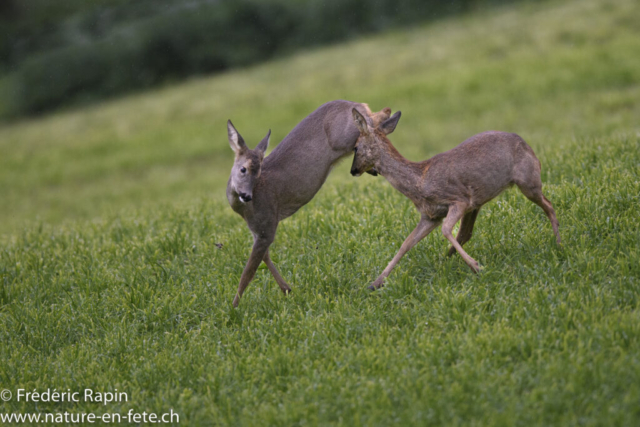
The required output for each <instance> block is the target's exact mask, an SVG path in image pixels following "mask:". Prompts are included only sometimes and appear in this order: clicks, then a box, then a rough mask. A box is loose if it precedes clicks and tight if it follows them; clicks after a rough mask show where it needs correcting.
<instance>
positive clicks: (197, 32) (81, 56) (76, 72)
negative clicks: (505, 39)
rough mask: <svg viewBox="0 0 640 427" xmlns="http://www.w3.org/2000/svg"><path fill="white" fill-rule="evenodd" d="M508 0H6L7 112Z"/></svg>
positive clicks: (3, 63)
mask: <svg viewBox="0 0 640 427" xmlns="http://www.w3.org/2000/svg"><path fill="white" fill-rule="evenodd" d="M506 2H507V0H447V1H437V0H401V1H394V0H372V1H364V0H304V1H303V0H188V1H184V0H133V1H131V0H61V1H50V0H4V1H3V2H2V3H0V13H1V14H2V19H1V21H0V33H1V37H2V38H1V39H0V72H2V74H4V75H5V76H6V77H8V78H9V80H11V81H10V82H6V83H5V86H8V87H7V89H8V92H9V95H10V96H9V98H8V99H5V105H4V108H3V111H2V113H3V116H4V117H15V116H20V115H25V114H34V113H42V112H46V111H50V110H53V109H55V108H57V107H60V106H64V105H72V104H74V103H84V102H87V101H91V100H94V101H95V100H99V99H103V98H107V97H111V96H114V95H117V94H120V93H124V92H128V91H140V90H142V89H145V88H149V87H153V86H157V85H160V84H162V83H166V82H172V81H178V80H181V79H184V78H186V77H189V76H194V75H206V74H211V73H215V72H220V71H222V70H227V69H230V68H237V67H243V66H246V65H250V64H254V63H258V62H261V61H265V60H267V59H270V58H273V57H278V56H283V55H288V54H291V53H292V52H295V51H296V50H300V49H303V48H309V47H313V46H318V45H323V44H328V43H335V42H337V41H340V40H345V39H349V38H353V37H356V36H358V35H362V34H367V33H373V32H378V31H381V30H384V29H387V28H390V27H399V26H401V25H406V24H414V23H416V22H421V21H425V20H433V19H437V18H439V17H442V16H447V15H451V14H457V13H465V12H466V13H468V12H470V11H472V10H474V9H480V8H482V7H485V6H487V5H491V4H498V3H506Z"/></svg>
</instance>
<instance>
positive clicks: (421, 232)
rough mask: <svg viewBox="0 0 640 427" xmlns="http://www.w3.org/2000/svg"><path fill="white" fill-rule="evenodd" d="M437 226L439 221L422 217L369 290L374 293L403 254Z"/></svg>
mask: <svg viewBox="0 0 640 427" xmlns="http://www.w3.org/2000/svg"><path fill="white" fill-rule="evenodd" d="M438 224H440V222H439V221H432V220H430V219H428V218H427V217H425V216H423V217H422V218H421V219H420V222H419V223H418V225H417V226H416V228H415V229H414V230H413V231H412V232H411V234H409V236H408V237H407V238H406V239H405V241H404V243H402V246H400V250H399V251H398V253H397V254H396V256H394V257H393V259H392V260H391V262H390V263H389V265H387V268H385V269H384V271H383V272H382V274H381V275H380V276H379V277H378V278H377V279H376V280H375V281H374V282H373V283H372V284H371V285H370V286H369V289H371V290H372V291H375V290H376V289H378V288H380V287H381V286H382V284H383V283H384V279H386V278H387V276H389V274H390V273H391V270H393V269H394V267H395V266H396V264H398V262H399V261H400V258H402V257H403V256H404V254H406V253H407V252H409V250H410V249H411V248H412V247H414V246H415V245H416V244H417V243H418V242H419V241H420V240H422V239H424V238H425V237H426V236H427V235H428V234H429V233H431V231H433V229H434V228H436V227H437V226H438Z"/></svg>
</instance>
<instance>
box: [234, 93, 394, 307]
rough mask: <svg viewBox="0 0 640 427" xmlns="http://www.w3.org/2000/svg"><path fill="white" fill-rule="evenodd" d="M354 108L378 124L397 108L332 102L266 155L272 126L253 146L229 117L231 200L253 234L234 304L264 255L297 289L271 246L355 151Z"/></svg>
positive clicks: (273, 270) (278, 277)
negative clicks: (286, 223) (287, 222)
mask: <svg viewBox="0 0 640 427" xmlns="http://www.w3.org/2000/svg"><path fill="white" fill-rule="evenodd" d="M352 110H354V111H359V113H358V114H360V117H361V118H362V120H364V122H366V123H368V124H370V125H371V126H374V127H375V126H378V125H379V124H380V123H381V122H382V121H384V120H386V119H388V118H389V115H390V114H391V110H390V109H389V108H385V109H384V110H382V111H380V112H378V113H372V112H371V110H370V109H369V107H368V106H367V104H360V103H356V102H349V101H332V102H328V103H326V104H324V105H322V106H320V107H319V108H318V109H317V110H316V111H314V112H313V113H311V114H310V115H309V116H308V117H306V118H305V119H304V120H302V122H300V123H299V124H298V125H297V126H296V127H295V128H294V129H293V130H292V131H291V133H289V135H287V136H286V137H285V138H284V139H283V140H282V142H281V143H280V144H278V146H277V147H276V148H275V149H274V150H273V151H272V152H271V154H270V155H269V156H267V157H266V158H265V156H264V154H265V151H266V150H267V147H268V146H269V137H270V135H271V131H269V132H268V133H267V136H265V137H264V139H263V140H262V141H261V142H260V143H259V144H258V146H257V147H256V148H255V149H254V150H250V149H249V148H248V147H247V145H246V144H245V142H244V139H243V138H242V136H240V134H239V133H238V131H237V130H236V129H235V127H234V126H233V124H232V123H231V121H229V122H228V123H227V131H228V135H229V144H230V145H231V148H232V149H233V151H234V152H235V154H236V156H235V162H234V164H233V168H232V169H231V176H230V177H229V182H228V184H227V200H228V201H229V204H230V205H231V208H232V209H233V210H234V211H235V212H237V213H238V214H239V215H240V216H242V217H243V218H244V220H245V221H246V223H247V226H248V227H249V230H250V231H251V234H253V248H252V250H251V256H250V257H249V260H248V261H247V264H246V266H245V267H244V270H243V272H242V276H241V277H240V284H239V285H238V293H237V294H236V296H235V298H234V300H233V306H234V307H237V306H238V304H239V303H240V298H241V297H242V294H243V293H244V291H245V289H246V288H247V285H249V282H251V280H252V279H253V276H254V275H255V273H256V270H257V269H258V266H259V265H260V263H261V262H262V261H264V263H265V264H266V265H267V267H268V268H269V271H270V272H271V274H272V275H273V277H274V279H275V280H276V282H277V283H278V285H279V286H280V289H281V290H282V292H284V293H285V294H287V293H289V292H291V288H290V287H289V285H287V283H286V282H285V281H284V279H283V278H282V276H281V275H280V273H279V272H278V270H277V269H276V266H275V265H274V264H273V262H272V261H271V258H270V257H269V246H270V245H271V243H272V242H273V240H274V238H275V235H276V229H277V227H278V223H279V222H280V221H282V220H283V219H285V218H287V217H289V216H291V215H293V214H294V213H295V212H296V211H297V210H298V209H300V208H301V207H302V206H304V205H305V204H307V203H308V202H309V201H310V200H311V199H312V198H313V196H315V194H316V193H317V192H318V190H320V187H322V184H323V183H324V181H325V180H326V178H327V176H328V175H329V172H330V171H331V168H332V167H333V166H334V165H335V164H336V163H337V162H338V161H339V160H340V159H342V158H344V157H345V156H348V155H349V154H351V152H352V151H353V147H354V146H355V143H356V140H357V139H358V135H359V134H360V132H359V131H358V128H357V127H356V126H355V124H354V123H353V118H352V113H351V111H352ZM365 117H366V118H365Z"/></svg>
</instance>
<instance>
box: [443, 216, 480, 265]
mask: <svg viewBox="0 0 640 427" xmlns="http://www.w3.org/2000/svg"><path fill="white" fill-rule="evenodd" d="M478 212H480V208H478V209H476V210H473V211H471V212H468V213H466V214H465V215H464V217H462V221H461V222H460V230H458V236H457V237H456V240H457V241H458V243H460V246H463V245H464V244H465V243H467V242H468V241H469V239H471V234H472V233H473V226H474V224H475V223H476V218H477V217H478ZM455 253H456V248H454V247H453V246H451V247H450V248H449V253H447V256H451V255H453V254H455Z"/></svg>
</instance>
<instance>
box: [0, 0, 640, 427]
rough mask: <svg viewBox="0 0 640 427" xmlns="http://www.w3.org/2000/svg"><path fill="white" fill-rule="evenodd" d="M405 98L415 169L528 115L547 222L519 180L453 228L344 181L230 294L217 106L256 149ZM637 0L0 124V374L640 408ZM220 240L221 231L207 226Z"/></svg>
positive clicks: (223, 412)
mask: <svg viewBox="0 0 640 427" xmlns="http://www.w3.org/2000/svg"><path fill="white" fill-rule="evenodd" d="M338 98H343V99H350V100H354V101H360V102H368V103H369V104H370V105H371V107H372V108H373V109H375V110H378V109H381V108H383V107H386V106H389V107H391V108H392V109H393V110H397V109H400V110H402V112H403V116H402V120H401V122H400V124H399V125H398V128H397V130H396V132H395V133H394V134H393V135H392V138H391V139H392V141H393V142H394V143H395V144H396V146H397V147H398V148H399V150H400V151H401V152H402V153H403V154H405V155H406V157H408V158H410V159H412V160H419V159H423V158H426V157H427V156H429V155H433V154H435V153H437V152H439V151H442V150H445V149H448V148H451V147H453V146H454V145H456V144H457V143H459V142H461V141H462V140H463V139H465V138H466V137H468V136H470V135H472V134H474V133H477V132H480V131H484V130H488V129H498V130H505V131H512V132H517V133H519V134H520V135H521V136H522V137H524V139H525V140H527V141H528V142H529V144H530V145H531V146H532V147H533V148H534V150H535V151H536V153H537V154H538V157H539V158H540V160H541V162H542V165H543V182H544V191H545V194H546V195H547V197H548V198H549V199H550V200H551V201H552V202H553V204H554V206H555V208H556V212H557V213H558V219H559V221H560V233H561V235H562V238H563V247H562V248H557V247H556V246H555V244H554V238H553V233H552V231H551V226H550V224H549V223H548V221H547V219H546V217H545V216H544V214H543V213H542V211H541V210H540V209H539V208H538V207H537V206H535V205H533V204H532V203H530V202H529V201H528V200H526V199H525V198H524V196H522V195H521V194H520V193H519V192H518V191H517V190H512V191H509V192H507V193H505V194H504V195H502V196H500V197H499V198H498V199H497V200H496V201H494V202H493V203H491V204H489V205H487V206H486V207H485V208H483V210H482V212H481V213H480V215H479V217H478V222H477V225H476V230H475V234H474V237H473V239H472V240H471V241H470V242H469V243H468V244H467V245H466V246H465V248H467V250H468V252H469V254H470V255H471V256H472V257H474V258H475V259H477V260H478V261H479V262H480V263H481V264H483V265H484V266H485V270H484V271H483V273H482V274H480V275H479V276H475V275H472V274H471V273H470V271H469V269H468V267H467V266H466V265H465V264H464V262H463V261H462V259H461V258H460V257H458V256H456V257H453V258H451V259H449V258H447V257H446V256H445V255H446V250H447V248H448V245H447V243H446V241H445V239H444V237H443V236H442V235H441V233H440V232H439V231H436V232H434V233H432V234H431V235H430V236H429V237H428V238H426V239H425V240H424V241H423V242H421V243H420V244H419V245H418V246H417V247H416V248H414V250H413V251H412V252H410V253H409V254H408V255H407V256H406V257H405V258H404V259H403V260H402V261H401V263H400V264H399V265H398V267H397V268H396V269H395V270H394V272H393V273H392V274H391V276H390V278H389V279H388V280H387V286H386V287H385V288H384V289H383V290H382V291H379V292H375V293H370V292H368V291H366V290H365V287H366V285H367V284H368V283H369V282H370V281H372V280H373V279H375V278H376V277H377V275H378V274H379V273H380V271H381V270H382V269H383V268H384V266H385V265H386V264H387V262H388V261H389V260H390V259H391V257H392V256H393V255H394V253H395V252H396V251H397V249H398V247H399V245H400V244H401V243H402V241H403V239H404V238H405V237H406V236H407V235H408V233H409V232H410V231H411V230H412V229H413V227H414V226H415V224H416V222H417V220H418V215H417V213H416V211H415V209H414V207H413V205H412V204H411V203H410V202H409V201H408V200H406V199H405V198H404V197H403V196H402V195H400V194H399V193H397V192H395V191H394V190H393V189H392V188H391V187H390V186H389V185H388V184H387V183H386V181H384V179H382V178H381V177H377V178H374V177H369V176H365V177H362V178H359V179H355V178H352V177H351V176H350V175H349V174H348V168H349V164H348V163H349V161H347V162H345V163H343V164H342V165H341V166H340V167H338V168H336V170H335V171H334V172H333V174H332V175H331V177H330V179H329V180H328V182H327V184H326V185H325V187H324V188H323V189H322V190H321V191H320V193H319V194H318V196H317V197H316V198H315V199H314V200H313V201H312V202H311V203H310V204H309V205H308V206H306V207H305V208H303V209H302V210H301V211H300V212H299V213H297V214H296V215H294V216H293V217H292V218H290V219H288V220H287V221H285V222H283V223H282V224H281V226H280V228H279V231H278V235H277V237H276V241H275V244H274V245H273V246H272V250H271V251H272V257H273V258H274V261H275V263H276V264H277V265H278V267H279V269H280V271H281V273H282V274H283V276H284V277H285V279H287V281H288V282H289V283H290V284H291V285H292V288H293V291H294V293H293V294H292V295H291V296H290V297H283V296H282V295H281V293H280V290H279V288H278V287H277V285H276V284H275V282H274V281H273V279H272V277H271V276H270V275H269V272H268V271H267V270H266V268H263V269H260V270H259V271H258V274H257V276H256V279H255V280H254V281H253V283H252V284H251V285H250V286H249V288H248V290H247V292H246V293H245V295H244V297H243V299H242V302H241V305H240V307H239V308H238V309H232V307H231V300H232V299H233V296H234V295H235V292H236V288H237V284H238V281H239V278H240V273H241V271H242V268H243V267H244V263H245V261H246V259H247V257H248V255H249V252H250V246H251V238H250V235H249V232H248V231H247V229H246V226H245V225H244V223H243V221H242V220H241V218H240V217H238V216H237V215H235V214H234V213H233V212H232V211H231V209H230V208H229V207H228V206H227V204H226V200H225V197H224V188H225V185H226V180H227V176H228V172H229V169H230V167H231V162H232V156H233V153H232V151H231V149H230V148H229V145H228V143H227V139H226V130H225V122H226V120H227V119H228V118H231V119H232V120H233V121H234V124H236V126H237V127H238V129H239V131H240V132H241V133H242V134H243V136H244V137H245V139H246V140H247V141H248V142H249V145H251V146H254V145H255V144H256V143H257V142H258V141H259V139H260V138H261V137H262V136H263V135H264V133H265V132H266V130H267V129H268V128H271V129H273V134H272V145H275V143H277V142H278V141H280V140H281V139H282V138H283V137H284V136H285V135H286V133H287V132H288V131H289V130H290V129H291V128H292V127H293V126H294V125H295V124H296V123H297V122H299V121H300V120H301V119H302V118H303V117H304V116H305V115H306V114H308V113H309V112H311V111H312V110H313V109H315V108H316V107H317V106H318V105H320V104H321V103H323V102H325V101H328V100H331V99H338ZM639 118H640V4H639V3H638V2H636V1H633V0H617V1H604V0H582V1H577V0H575V1H559V2H544V3H541V4H537V5H527V4H521V5H518V6H513V7H507V8H503V9H495V10H492V11H487V12H485V13H480V14H475V15H473V16H468V17H463V18H457V19H451V20H445V21H441V22H438V23H436V24H432V25H429V26H425V27H422V28H413V29H407V30H404V31H397V32H394V33H390V34H385V35H382V36H377V37H373V38H369V39H366V40H361V41H356V42H352V43H349V44H345V45H340V46H336V47H332V48H327V49H322V50H318V51H314V52H309V53H305V54H303V55H299V56H296V57H293V58H290V59H282V60H280V61H278V62H272V63H269V64H265V65H263V66H259V67H255V68H251V69H247V70H244V71H238V72H233V73H229V74H225V75H220V76H217V77H213V78H209V79H201V80H195V81H192V82H188V83H186V84H182V85H179V86H173V87H167V88H165V89H162V90H159V91H155V92H150V93H146V94H140V95H136V96H131V97H128V98H125V99H121V100H117V101H113V102H110V103H106V104H101V105H98V106H94V107H91V108H86V109H84V110H81V111H66V112H61V113H58V114H55V115H52V116H47V117H43V118H39V119H34V120H29V121H23V122H20V123H14V124H10V125H5V126H4V127H2V128H0V153H2V154H1V156H0V200H2V201H3V203H2V204H0V233H1V235H2V237H0V241H1V242H2V243H1V246H0V284H1V287H0V343H1V344H0V360H1V361H2V363H0V390H1V389H8V390H11V391H12V392H13V393H14V396H15V394H16V390H17V389H19V388H23V389H26V390H29V391H31V390H33V389H37V390H39V391H44V390H46V389H47V388H50V389H54V388H57V390H59V391H61V390H67V389H70V390H72V391H81V390H83V389H85V388H91V389H94V390H99V391H112V390H114V389H118V390H120V391H125V392H127V393H128V397H129V401H128V402H117V403H111V404H109V405H102V404H98V403H90V402H79V403H73V402H72V403H69V402H64V403H38V404H34V403H31V402H29V403H25V402H17V401H16V400H15V399H13V400H12V401H10V402H1V401H0V409H1V410H0V412H4V413H10V412H21V413H27V412H59V411H65V410H67V411H70V412H96V413H103V412H120V413H126V412H127V411H128V410H129V409H134V410H136V411H137V412H142V411H147V412H156V413H164V412H168V411H169V410H170V409H173V410H174V411H176V412H177V413H178V414H179V415H180V424H182V425H229V424H230V425H316V424H338V425H389V424H392V423H401V424H413V425H440V424H446V425H479V426H480V425H482V426H485V425H561V426H565V425H605V426H611V425H629V426H635V425H638V424H640V306H639V304H640V301H639V296H640V292H639V291H640V249H639V247H640V245H639V243H640V229H639V228H638V222H639V220H640V215H639V214H638V206H639V203H640V196H639V195H640V120H639ZM219 243H222V244H223V246H222V248H218V246H217V244H219Z"/></svg>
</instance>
